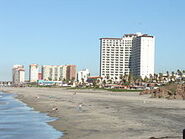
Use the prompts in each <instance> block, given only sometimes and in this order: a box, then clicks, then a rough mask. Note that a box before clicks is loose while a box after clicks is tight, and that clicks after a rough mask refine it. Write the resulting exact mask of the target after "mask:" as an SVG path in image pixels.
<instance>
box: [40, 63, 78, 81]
mask: <svg viewBox="0 0 185 139" xmlns="http://www.w3.org/2000/svg"><path fill="white" fill-rule="evenodd" d="M74 67H75V68H74ZM73 77H74V78H75V79H76V66H75V65H44V66H42V78H43V80H51V81H63V80H72V78H73Z"/></svg>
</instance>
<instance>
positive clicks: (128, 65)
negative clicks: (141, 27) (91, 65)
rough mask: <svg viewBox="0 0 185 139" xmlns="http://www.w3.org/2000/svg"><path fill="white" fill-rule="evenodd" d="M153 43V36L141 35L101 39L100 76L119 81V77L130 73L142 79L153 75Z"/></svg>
mask: <svg viewBox="0 0 185 139" xmlns="http://www.w3.org/2000/svg"><path fill="white" fill-rule="evenodd" d="M146 40H147V41H146ZM149 40H150V41H149ZM154 41H155V40H154V37H153V36H149V35H147V34H144V35H143V34H141V33H137V34H125V35H124V36H123V37H122V38H101V39H100V76H101V77H103V78H105V79H112V80H115V81H119V80H120V77H121V76H124V75H125V74H130V73H131V72H132V74H133V75H135V76H142V77H145V76H148V75H149V74H154ZM140 50H141V51H140ZM148 52H149V54H148ZM138 55H139V56H141V58H140V59H137V58H139V56H138ZM136 61H137V62H136ZM136 63H137V64H136ZM138 69H139V70H138Z"/></svg>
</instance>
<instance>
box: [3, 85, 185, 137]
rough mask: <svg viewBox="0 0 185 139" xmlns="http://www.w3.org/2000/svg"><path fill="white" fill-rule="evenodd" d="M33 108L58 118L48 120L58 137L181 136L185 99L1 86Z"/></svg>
mask: <svg viewBox="0 0 185 139" xmlns="http://www.w3.org/2000/svg"><path fill="white" fill-rule="evenodd" d="M1 91H4V92H8V93H15V94H17V98H18V99H20V100H21V101H23V102H24V103H26V104H28V105H29V106H30V107H33V108H34V109H35V110H37V111H40V112H44V113H48V115H49V116H53V117H58V120H56V121H54V122H51V123H49V124H50V125H52V126H54V128H56V129H57V130H60V131H62V132H64V137H62V139H149V138H151V137H156V138H161V137H169V138H174V139H180V138H182V131H183V129H184V128H185V101H183V100H165V99H153V98H149V95H143V96H139V93H132V92H128V93H125V92H123V93H121V92H109V91H104V90H91V89H88V90H86V89H84V90H72V89H71V90H69V89H65V88H1Z"/></svg>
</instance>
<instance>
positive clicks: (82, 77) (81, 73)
mask: <svg viewBox="0 0 185 139" xmlns="http://www.w3.org/2000/svg"><path fill="white" fill-rule="evenodd" d="M77 76H78V77H77V79H78V82H80V83H82V82H86V81H87V78H88V77H89V76H90V72H89V70H88V69H84V70H82V71H79V72H78V75H77Z"/></svg>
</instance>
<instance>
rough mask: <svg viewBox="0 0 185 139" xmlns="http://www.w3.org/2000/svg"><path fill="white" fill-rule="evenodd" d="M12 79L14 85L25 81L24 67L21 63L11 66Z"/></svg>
mask: <svg viewBox="0 0 185 139" xmlns="http://www.w3.org/2000/svg"><path fill="white" fill-rule="evenodd" d="M12 81H13V84H14V85H21V84H23V83H24V82H25V69H24V66H23V65H14V66H13V68H12Z"/></svg>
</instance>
